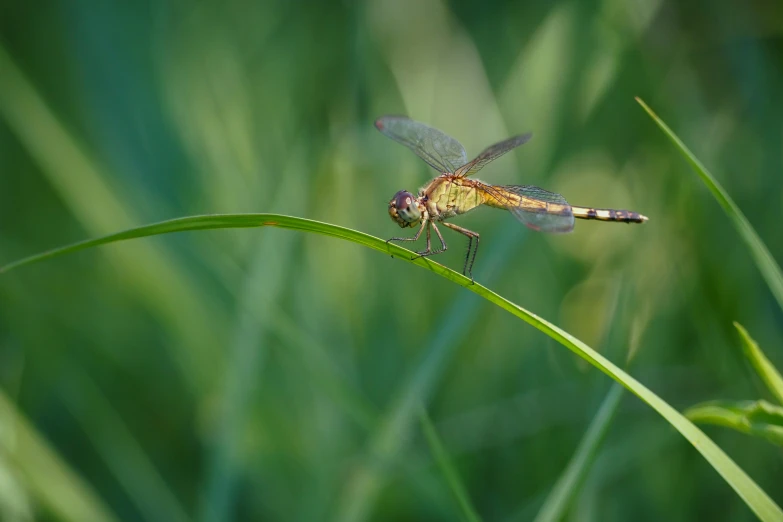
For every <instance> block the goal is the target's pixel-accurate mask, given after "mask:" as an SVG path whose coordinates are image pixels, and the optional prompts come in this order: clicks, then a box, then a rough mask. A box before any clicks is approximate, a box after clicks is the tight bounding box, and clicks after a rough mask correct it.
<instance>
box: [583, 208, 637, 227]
mask: <svg viewBox="0 0 783 522" xmlns="http://www.w3.org/2000/svg"><path fill="white" fill-rule="evenodd" d="M571 210H572V212H573V213H574V217H575V218H579V219H597V220H599V221H619V222H621V223H644V222H645V221H647V216H643V215H641V214H639V213H637V212H631V211H630V210H613V209H610V208H589V207H571Z"/></svg>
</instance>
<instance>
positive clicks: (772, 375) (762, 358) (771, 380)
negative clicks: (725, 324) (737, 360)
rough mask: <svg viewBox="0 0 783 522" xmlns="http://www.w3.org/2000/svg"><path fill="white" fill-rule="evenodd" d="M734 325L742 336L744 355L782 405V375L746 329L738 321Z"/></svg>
mask: <svg viewBox="0 0 783 522" xmlns="http://www.w3.org/2000/svg"><path fill="white" fill-rule="evenodd" d="M734 327H735V328H736V329H737V331H738V332H739V334H740V337H742V351H744V352H745V357H747V358H748V360H749V361H750V364H752V365H753V368H755V369H756V373H758V375H759V377H761V380H762V381H764V384H766V385H767V388H769V391H770V393H772V395H774V396H775V398H776V399H777V400H778V403H779V404H781V405H783V377H781V375H780V373H778V370H777V369H776V368H775V367H774V366H773V365H772V363H771V362H769V359H767V356H766V355H764V352H762V351H761V349H760V348H759V345H758V344H757V343H756V341H754V340H753V338H752V337H751V336H750V335H748V332H747V330H745V328H743V327H742V325H741V324H739V323H738V322H735V323H734Z"/></svg>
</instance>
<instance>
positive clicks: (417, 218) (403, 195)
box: [389, 190, 426, 228]
mask: <svg viewBox="0 0 783 522" xmlns="http://www.w3.org/2000/svg"><path fill="white" fill-rule="evenodd" d="M425 212H426V209H425V207H424V203H422V202H421V198H417V197H414V195H413V194H411V193H410V192H408V191H407V190H401V191H399V192H397V193H396V194H395V195H394V197H393V198H392V200H391V201H389V216H391V218H392V221H394V222H395V223H397V224H398V225H400V227H401V228H405V227H415V226H417V225H418V224H419V223H421V220H422V219H423V214H424V213H425Z"/></svg>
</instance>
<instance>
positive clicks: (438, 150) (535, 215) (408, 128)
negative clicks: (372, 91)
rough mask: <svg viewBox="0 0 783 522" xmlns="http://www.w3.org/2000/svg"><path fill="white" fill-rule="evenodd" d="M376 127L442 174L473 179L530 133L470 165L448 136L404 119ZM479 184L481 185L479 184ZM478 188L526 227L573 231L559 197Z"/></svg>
mask: <svg viewBox="0 0 783 522" xmlns="http://www.w3.org/2000/svg"><path fill="white" fill-rule="evenodd" d="M375 127H376V128H377V129H378V130H379V131H381V132H382V133H383V134H384V135H386V136H388V137H389V138H391V139H393V140H395V141H397V142H399V143H402V144H403V145H405V146H406V147H408V148H409V149H411V150H412V151H413V152H415V153H416V154H417V155H418V156H419V157H420V158H421V159H423V160H424V161H425V162H427V164H429V165H430V166H431V167H432V168H434V169H435V170H437V171H438V172H440V173H441V174H444V173H449V174H453V175H456V176H459V177H467V176H472V175H473V174H475V173H477V172H478V171H480V170H481V169H482V168H484V167H485V166H486V165H488V164H489V163H490V162H492V161H494V160H496V159H497V158H499V157H500V156H502V155H503V154H505V153H507V152H508V151H510V150H512V149H514V148H516V147H519V146H520V145H523V144H524V143H527V141H528V140H530V138H531V134H529V133H528V134H521V135H519V136H514V137H512V138H509V139H507V140H504V141H501V142H500V143H496V144H495V145H491V146H490V147H487V148H486V149H485V150H484V151H483V152H482V153H481V154H479V155H478V156H476V158H475V159H474V160H472V161H470V162H468V159H467V154H466V152H465V148H464V147H463V146H462V144H460V142H458V141H457V140H455V139H454V138H452V137H451V136H448V135H447V134H444V133H443V132H441V131H439V130H438V129H434V128H432V127H429V126H427V125H424V124H423V123H419V122H417V121H414V120H411V119H409V118H406V117H405V116H384V117H383V118H379V119H378V120H376V122H375ZM477 183H478V182H477ZM477 189H478V190H480V191H482V192H483V193H484V196H485V199H486V202H487V204H489V205H490V206H495V207H500V208H505V209H506V210H508V211H509V212H511V213H512V214H513V215H514V217H516V218H517V219H518V220H519V221H521V222H522V223H524V224H525V225H526V226H527V227H529V228H531V229H533V230H538V231H541V232H550V233H562V232H570V231H571V230H573V228H574V216H573V212H572V211H571V207H570V205H569V204H568V202H567V201H566V200H565V198H563V196H561V195H560V194H555V193H554V192H548V191H546V190H543V189H540V188H538V187H534V186H532V185H508V186H502V185H487V184H485V183H480V184H478V186H477Z"/></svg>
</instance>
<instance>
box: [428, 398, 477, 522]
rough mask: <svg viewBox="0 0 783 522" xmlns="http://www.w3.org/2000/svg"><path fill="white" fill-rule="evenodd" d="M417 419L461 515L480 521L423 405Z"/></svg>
mask: <svg viewBox="0 0 783 522" xmlns="http://www.w3.org/2000/svg"><path fill="white" fill-rule="evenodd" d="M419 421H421V429H422V431H423V432H424V436H425V437H426V438H427V444H429V446H430V451H432V455H433V456H434V457H435V461H436V462H437V463H438V467H440V471H441V473H443V476H444V477H445V478H446V482H447V483H448V484H449V489H451V492H452V493H453V494H454V498H456V500H457V503H458V504H459V507H460V509H461V510H462V516H463V518H464V519H465V520H467V521H468V522H480V521H481V518H480V517H479V516H478V514H477V513H476V510H475V509H474V508H473V504H472V503H471V501H470V496H468V491H467V490H466V489H465V486H464V485H463V484H462V479H460V477H459V474H458V473H457V470H456V469H455V468H454V464H452V463H451V459H449V454H448V452H447V451H446V448H444V447H443V443H442V442H441V440H440V437H439V436H438V432H437V431H436V430H435V426H433V425H432V421H431V420H430V417H429V415H427V410H426V409H425V408H424V406H423V405H422V406H420V407H419Z"/></svg>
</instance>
